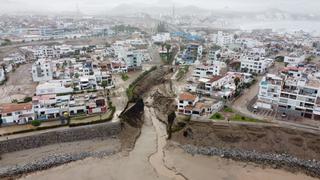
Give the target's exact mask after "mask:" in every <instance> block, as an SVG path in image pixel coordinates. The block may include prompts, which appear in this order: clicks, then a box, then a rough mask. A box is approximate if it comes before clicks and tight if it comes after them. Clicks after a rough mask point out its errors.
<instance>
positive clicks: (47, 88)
mask: <svg viewBox="0 0 320 180" xmlns="http://www.w3.org/2000/svg"><path fill="white" fill-rule="evenodd" d="M71 92H73V89H72V88H68V87H65V86H64V85H63V83H59V82H44V83H40V84H39V85H38V86H37V87H36V95H44V94H65V93H71Z"/></svg>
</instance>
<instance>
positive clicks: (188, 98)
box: [179, 92, 197, 101]
mask: <svg viewBox="0 0 320 180" xmlns="http://www.w3.org/2000/svg"><path fill="white" fill-rule="evenodd" d="M196 98H197V96H196V95H193V94H191V93H188V92H184V93H182V94H180V96H179V100H180V101H194V100H196Z"/></svg>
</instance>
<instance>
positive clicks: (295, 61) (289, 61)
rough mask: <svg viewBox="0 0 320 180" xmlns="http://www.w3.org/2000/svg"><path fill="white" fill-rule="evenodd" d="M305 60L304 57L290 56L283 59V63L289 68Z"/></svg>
mask: <svg viewBox="0 0 320 180" xmlns="http://www.w3.org/2000/svg"><path fill="white" fill-rule="evenodd" d="M304 60H305V56H304V55H299V54H294V53H292V54H290V55H288V56H285V57H284V63H287V64H288V65H289V66H297V65H298V64H300V63H302V62H303V61H304Z"/></svg>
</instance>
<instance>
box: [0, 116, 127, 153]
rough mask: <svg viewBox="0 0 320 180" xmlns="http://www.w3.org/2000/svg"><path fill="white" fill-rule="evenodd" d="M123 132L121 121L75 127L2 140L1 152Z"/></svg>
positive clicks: (0, 142)
mask: <svg viewBox="0 0 320 180" xmlns="http://www.w3.org/2000/svg"><path fill="white" fill-rule="evenodd" d="M120 132H121V125H120V122H108V123H102V124H96V125H89V126H83V127H73V128H68V129H63V130H56V131H50V132H44V133H40V134H34V135H30V136H23V137H18V138H13V139H8V140H3V141H0V154H3V153H10V152H14V151H21V150H25V149H33V148H37V147H41V146H46V145H50V144H57V143H65V142H74V141H81V140H90V139H94V138H101V137H111V136H114V135H118V134H119V133H120Z"/></svg>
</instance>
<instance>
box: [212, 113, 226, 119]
mask: <svg viewBox="0 0 320 180" xmlns="http://www.w3.org/2000/svg"><path fill="white" fill-rule="evenodd" d="M210 119H217V120H221V119H223V116H222V115H221V114H220V113H215V114H213V115H212V116H211V117H210Z"/></svg>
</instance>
